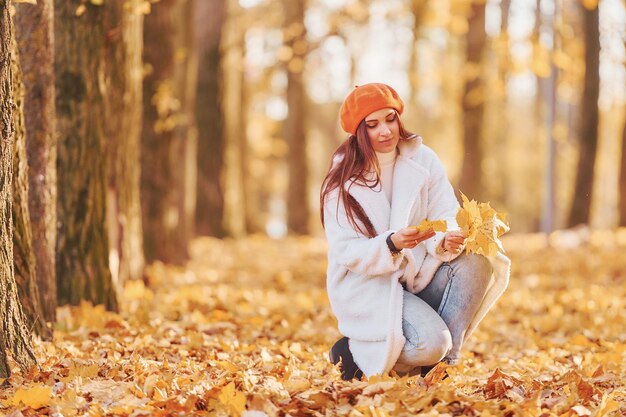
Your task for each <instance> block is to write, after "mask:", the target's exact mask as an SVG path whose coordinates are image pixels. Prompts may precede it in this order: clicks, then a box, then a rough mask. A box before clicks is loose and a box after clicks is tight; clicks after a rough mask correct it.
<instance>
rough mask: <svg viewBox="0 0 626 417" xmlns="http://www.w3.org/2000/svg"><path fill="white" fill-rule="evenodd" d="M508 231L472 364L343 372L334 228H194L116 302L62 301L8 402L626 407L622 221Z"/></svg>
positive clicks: (110, 409)
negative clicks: (225, 232)
mask: <svg viewBox="0 0 626 417" xmlns="http://www.w3.org/2000/svg"><path fill="white" fill-rule="evenodd" d="M505 243H506V246H507V249H508V254H509V256H510V257H511V259H512V261H513V270H512V279H511V284H510V288H509V289H508V291H507V292H506V293H505V294H504V296H503V298H502V300H500V301H499V302H498V303H497V304H496V306H495V308H494V310H493V311H492V312H491V313H490V314H489V315H487V317H486V318H485V320H484V322H483V323H482V324H481V326H480V327H479V328H478V330H477V331H476V332H475V334H474V335H473V336H472V338H471V339H470V340H469V341H468V342H467V344H466V346H465V348H464V350H463V361H462V364H461V365H458V366H453V367H450V366H445V365H439V366H437V367H435V368H434V369H433V370H432V371H431V372H430V373H429V374H428V375H427V376H426V377H425V378H421V377H419V376H416V377H411V378H409V377H402V378H400V377H396V376H389V375H385V376H378V377H373V378H371V379H370V380H369V381H351V382H345V381H341V380H340V378H339V373H338V371H337V369H335V368H334V367H333V366H331V364H330V363H329V361H328V359H327V354H328V349H329V348H330V346H331V345H332V343H334V341H335V340H336V339H337V338H338V337H339V333H338V331H337V327H336V326H337V323H336V321H335V319H334V318H333V316H332V313H331V310H330V306H329V303H328V299H327V296H326V290H325V279H326V276H325V271H326V246H325V242H324V241H322V240H320V239H314V238H298V239H296V238H290V239H286V240H282V241H272V240H269V239H266V238H261V237H251V238H248V239H245V240H239V241H233V240H225V241H219V240H215V239H209V238H203V239H199V240H196V241H195V242H194V244H193V245H192V248H191V251H192V256H193V258H192V260H191V261H190V262H189V263H188V265H187V266H186V267H185V268H176V267H169V266H165V265H162V264H159V263H156V264H153V265H151V266H150V267H149V268H148V270H147V283H148V286H147V287H146V286H145V285H144V284H143V283H142V282H140V281H137V282H132V283H129V286H128V289H127V291H125V293H124V299H123V300H122V303H121V305H122V312H121V313H120V314H114V313H110V312H106V311H104V310H103V309H102V308H101V307H93V306H91V305H89V304H86V303H84V304H82V305H81V306H78V307H71V308H70V307H64V308H62V309H60V310H59V313H60V314H59V325H58V327H57V329H56V331H55V335H54V336H55V341H54V342H53V343H50V342H41V341H38V342H37V343H36V350H37V355H38V357H39V361H40V369H33V370H32V372H31V374H29V375H21V374H17V373H16V374H14V375H13V376H12V377H11V378H10V379H9V380H7V381H5V384H4V386H5V388H4V389H3V390H2V391H1V392H0V405H1V406H0V415H1V414H3V413H5V414H7V415H8V414H11V415H15V416H18V415H24V416H33V415H66V416H71V415H89V416H105V415H106V416H124V417H128V416H131V415H132V416H142V415H156V416H169V415H187V416H235V415H241V416H244V417H255V416H285V415H291V416H413V415H417V414H422V415H428V416H437V415H447V416H460V415H466V416H501V415H508V416H546V417H548V416H569V417H575V416H585V415H590V416H601V417H602V416H606V417H615V416H618V415H624V413H626V405H625V404H626V384H625V383H624V381H625V380H626V379H625V378H624V375H625V372H626V367H625V360H624V359H625V358H626V339H625V338H624V327H623V323H624V322H626V272H625V271H626V267H625V266H626V261H625V260H624V256H623V253H624V250H625V249H626V231H620V232H619V233H615V234H611V233H604V234H602V235H599V234H597V233H596V234H594V233H591V234H589V235H586V237H585V236H582V235H580V234H577V233H559V234H554V235H551V236H549V237H547V236H545V235H518V236H515V235H512V236H506V242H505ZM548 243H550V244H551V245H552V246H551V245H548ZM446 375H448V377H447V378H445V376H446ZM13 413H14V414H13Z"/></svg>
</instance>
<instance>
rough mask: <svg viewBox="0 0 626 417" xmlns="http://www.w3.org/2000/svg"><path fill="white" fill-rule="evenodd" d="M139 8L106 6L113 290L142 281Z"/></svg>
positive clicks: (134, 1) (135, 4)
mask: <svg viewBox="0 0 626 417" xmlns="http://www.w3.org/2000/svg"><path fill="white" fill-rule="evenodd" d="M142 4H143V2H142V1H141V0H131V1H126V2H115V1H113V2H107V3H105V7H106V17H105V30H106V34H107V36H106V39H107V44H106V51H107V57H106V61H105V62H106V84H107V96H106V98H105V109H106V110H105V114H106V120H107V123H106V137H107V155H108V157H109V165H108V166H109V178H108V192H107V208H108V210H107V212H108V214H107V224H108V231H109V254H110V256H109V259H110V261H111V266H110V267H111V273H112V276H113V282H115V283H116V284H117V285H116V287H117V288H118V289H121V288H123V285H124V283H125V282H126V281H127V280H129V279H139V278H141V277H142V275H143V269H144V265H145V261H144V256H143V231H142V227H141V204H140V199H139V186H140V177H141V168H140V155H139V149H140V144H141V119H142V107H141V104H142V83H143V79H142V70H143V63H142V60H141V53H142V49H143V12H142Z"/></svg>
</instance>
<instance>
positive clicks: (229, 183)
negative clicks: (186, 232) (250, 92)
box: [220, 0, 246, 237]
mask: <svg viewBox="0 0 626 417" xmlns="http://www.w3.org/2000/svg"><path fill="white" fill-rule="evenodd" d="M240 13H241V9H240V6H239V4H238V2H237V0H227V18H226V23H225V25H224V31H223V38H222V43H221V45H220V50H221V51H222V53H223V59H222V62H221V67H220V79H221V81H222V85H223V86H224V87H223V93H222V112H223V115H224V169H223V175H222V178H223V182H222V187H223V189H224V220H223V223H222V224H223V226H224V231H225V233H226V234H227V235H229V236H233V237H240V236H243V235H245V233H246V216H245V207H246V199H245V192H244V188H243V182H244V175H243V171H244V169H245V161H243V159H242V155H243V152H242V150H241V149H242V147H243V146H245V141H244V137H245V133H246V132H245V129H242V126H244V125H245V119H246V110H245V108H244V102H243V88H244V85H243V84H244V83H243V65H244V56H245V54H244V51H245V44H244V34H245V29H244V28H242V27H241V26H242V25H240V24H238V23H239V22H240Z"/></svg>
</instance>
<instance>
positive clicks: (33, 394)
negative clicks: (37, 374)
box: [3, 387, 52, 410]
mask: <svg viewBox="0 0 626 417" xmlns="http://www.w3.org/2000/svg"><path fill="white" fill-rule="evenodd" d="M51 396H52V388H51V387H32V388H29V389H24V388H19V389H18V390H17V391H15V394H14V395H13V397H11V398H8V399H7V400H5V401H3V404H4V405H5V406H16V407H17V406H19V405H20V403H21V404H23V405H24V406H26V407H30V408H32V409H35V410H36V409H38V408H41V407H44V406H46V405H49V404H50V397H51Z"/></svg>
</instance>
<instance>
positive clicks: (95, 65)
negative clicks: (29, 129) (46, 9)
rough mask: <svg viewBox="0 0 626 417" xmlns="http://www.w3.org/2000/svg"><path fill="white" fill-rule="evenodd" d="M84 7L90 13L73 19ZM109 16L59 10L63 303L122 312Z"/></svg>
mask: <svg viewBox="0 0 626 417" xmlns="http://www.w3.org/2000/svg"><path fill="white" fill-rule="evenodd" d="M79 5H83V6H86V9H85V11H84V13H83V14H81V15H80V16H76V10H77V7H78V6H79ZM104 13H105V11H104V8H103V7H99V6H94V5H91V4H85V3H83V2H82V1H80V0H67V1H62V2H56V3H55V31H54V35H55V43H56V45H57V47H56V49H55V58H56V59H55V72H56V93H57V96H56V110H57V123H58V124H57V128H58V129H57V131H58V135H59V145H58V161H57V172H58V190H59V196H58V197H59V198H58V206H57V212H58V219H59V228H58V237H57V265H56V266H57V286H58V295H59V303H60V304H63V303H71V304H78V303H79V302H80V301H81V300H87V301H91V302H93V303H95V304H104V305H105V306H106V308H108V309H111V310H116V309H117V298H116V291H115V288H114V286H113V281H112V279H111V271H110V270H109V261H108V260H109V243H108V236H107V229H106V188H107V172H106V161H107V158H106V154H105V153H106V150H107V149H106V143H105V137H104V132H105V127H104V125H105V119H104V110H105V108H104V99H103V89H102V85H101V82H102V80H104V52H103V51H104V47H105V31H104V24H103V23H104Z"/></svg>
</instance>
